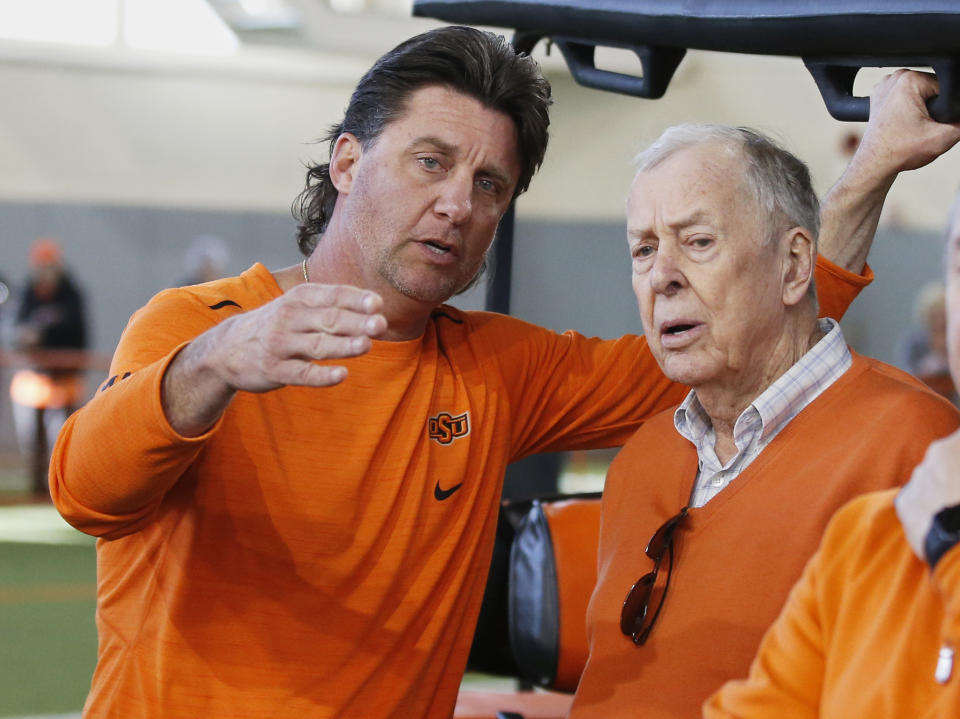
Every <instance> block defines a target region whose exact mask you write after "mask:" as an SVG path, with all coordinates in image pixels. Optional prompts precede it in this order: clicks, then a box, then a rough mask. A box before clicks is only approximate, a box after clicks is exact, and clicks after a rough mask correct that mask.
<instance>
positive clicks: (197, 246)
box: [180, 235, 230, 287]
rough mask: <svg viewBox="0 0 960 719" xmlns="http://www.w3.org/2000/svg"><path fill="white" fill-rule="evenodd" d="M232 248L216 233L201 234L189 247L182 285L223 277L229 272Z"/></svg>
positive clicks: (198, 283)
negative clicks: (185, 273)
mask: <svg viewBox="0 0 960 719" xmlns="http://www.w3.org/2000/svg"><path fill="white" fill-rule="evenodd" d="M229 261H230V250H229V249H228V248H227V243H226V242H224V241H223V239H222V238H220V237H218V236H216V235H199V236H198V237H197V238H196V239H194V241H193V242H192V243H191V244H190V247H189V248H187V255H186V265H187V275H186V277H184V278H183V279H182V281H181V282H180V286H182V287H185V286H187V285H200V284H203V283H204V282H212V281H213V280H219V279H221V278H223V277H224V276H225V275H226V273H227V263H228V262H229Z"/></svg>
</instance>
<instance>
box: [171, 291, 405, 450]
mask: <svg viewBox="0 0 960 719" xmlns="http://www.w3.org/2000/svg"><path fill="white" fill-rule="evenodd" d="M381 304H382V302H381V300H380V298H379V296H377V295H375V294H373V293H372V292H366V291H364V290H361V289H358V288H356V287H347V286H335V285H320V284H312V283H307V284H304V285H299V286H297V287H294V288H293V289H291V290H289V291H288V292H286V293H285V294H284V295H282V296H280V297H278V298H277V299H275V300H273V301H272V302H270V303H268V304H266V305H264V306H263V307H260V308H258V309H256V310H253V311H251V312H247V313H244V314H241V315H237V316H236V317H232V318H230V319H229V320H226V321H225V322H221V323H220V324H218V325H216V326H215V327H213V328H212V329H210V330H208V331H207V332H205V333H204V334H202V335H200V336H199V337H197V338H196V339H195V340H194V341H193V342H191V343H190V344H189V345H187V346H186V347H184V348H183V350H182V351H181V352H180V353H179V354H178V355H177V357H176V358H175V359H174V360H173V362H171V364H170V366H169V368H168V369H167V372H166V374H165V375H164V377H163V384H162V391H161V397H162V402H163V410H164V414H165V415H166V417H167V421H168V422H169V423H170V426H171V427H172V428H173V429H174V430H176V431H177V432H178V433H179V434H181V435H184V436H197V435H200V434H203V433H204V432H205V431H206V430H207V429H209V428H210V426H211V425H213V424H214V423H215V422H216V420H217V419H218V418H219V417H220V415H221V414H222V413H223V411H224V410H225V409H226V408H227V405H229V404H230V401H231V400H232V399H233V396H234V394H236V392H237V391H238V390H244V391H247V392H267V391H269V390H272V389H276V388H278V387H282V386H284V385H303V386H310V387H323V386H328V385H333V384H337V383H338V382H340V381H341V380H343V378H344V377H346V374H347V372H346V369H345V368H343V367H339V366H329V365H318V364H316V363H315V362H314V361H313V360H318V359H338V358H342V357H352V356H355V355H360V354H363V353H365V352H366V351H367V350H369V349H370V338H371V337H376V336H377V335H379V334H381V333H382V332H383V331H384V330H385V329H386V328H387V322H386V319H385V318H384V317H383V315H380V314H376V313H377V312H378V311H379V309H380V307H381Z"/></svg>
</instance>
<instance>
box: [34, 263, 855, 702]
mask: <svg viewBox="0 0 960 719" xmlns="http://www.w3.org/2000/svg"><path fill="white" fill-rule="evenodd" d="M821 270H822V271H821V276H820V277H818V281H819V282H820V293H821V294H820V296H821V301H822V304H823V306H824V309H825V311H827V312H830V313H833V314H834V315H835V316H838V315H839V314H842V311H843V309H844V308H845V307H846V306H847V304H849V302H850V301H851V300H852V298H853V296H854V295H855V294H856V292H857V291H858V290H859V288H860V286H862V285H863V284H865V281H866V280H865V279H864V278H858V277H856V276H854V275H849V274H848V273H844V272H843V271H841V270H839V269H837V268H834V267H831V266H829V265H828V264H826V263H821ZM279 294H280V288H279V287H278V286H277V285H276V283H275V282H274V280H273V278H272V276H271V275H270V274H269V273H268V272H267V271H266V269H265V268H263V267H262V266H260V265H257V266H254V267H253V268H252V269H251V270H249V271H247V272H246V273H244V274H243V275H242V276H241V277H239V278H232V279H229V280H224V281H221V282H217V283H213V284H210V285H205V286H201V287H197V288H191V289H180V290H171V291H167V292H164V293H161V294H160V295H158V296H157V297H156V298H154V300H152V301H151V303H150V304H149V305H148V306H147V307H146V308H144V309H143V310H141V311H140V312H138V313H137V314H136V315H135V316H134V317H133V318H132V320H131V322H130V324H129V326H128V327H127V330H126V331H125V333H124V336H123V339H122V340H121V343H120V346H119V348H118V349H117V352H116V355H115V357H114V360H113V367H112V371H111V378H110V379H109V380H108V381H107V382H105V383H104V385H103V387H102V388H101V390H100V391H99V392H98V393H97V395H96V397H95V398H94V399H93V400H92V401H91V402H90V403H88V405H87V406H86V407H84V408H83V409H81V410H80V411H79V412H78V413H76V414H75V415H74V416H73V417H72V418H71V419H70V420H69V422H68V423H67V425H66V426H65V427H64V430H63V432H62V433H61V435H60V437H59V439H58V442H57V445H56V447H55V451H54V456H53V461H52V464H51V493H52V496H53V498H54V501H55V502H56V504H57V507H58V508H59V509H60V511H61V513H62V514H63V515H64V516H65V517H66V518H67V519H68V520H69V521H70V522H71V523H73V524H74V525H75V526H77V527H78V528H80V529H82V530H83V531H85V532H88V533H91V534H94V535H97V536H98V537H100V541H99V542H98V544H97V554H98V606H97V625H98V630H99V634H100V648H99V658H98V663H97V668H96V671H95V674H94V677H93V684H92V689H91V693H90V696H89V698H88V701H87V706H86V709H85V716H86V717H87V718H88V719H91V718H100V717H116V718H117V719H137V718H139V717H156V718H162V719H179V718H180V717H183V718H187V717H189V718H191V719H194V718H195V717H204V718H205V719H211V718H218V717H223V718H227V717H229V719H245V718H253V717H263V718H269V719H276V718H277V717H297V718H298V719H299V718H300V717H310V718H311V719H314V718H322V717H364V718H371V719H374V718H377V717H396V716H403V717H411V718H416V717H430V718H431V719H432V718H433V717H443V716H449V715H450V714H451V713H452V710H453V706H454V702H455V697H456V693H457V688H458V685H459V681H460V677H461V675H462V673H463V669H464V666H465V663H466V658H467V654H468V651H469V647H470V643H471V639H472V634H473V628H474V625H475V622H476V616H477V614H478V611H479V605H480V601H481V598H482V596H483V589H484V583H485V579H486V574H487V566H488V563H489V555H490V551H491V548H492V542H493V534H494V529H495V525H496V519H497V507H498V501H499V496H500V488H501V481H502V477H503V473H504V468H505V466H506V464H507V463H508V462H510V461H513V460H515V459H518V458H520V457H522V456H524V455H527V454H530V453H533V452H538V451H545V450H551V449H558V448H576V447H597V446H609V445H614V444H620V443H622V442H623V441H625V440H626V439H627V437H629V436H630V434H631V433H632V432H633V431H634V430H635V429H636V427H637V426H638V424H639V423H640V422H641V421H642V420H643V419H645V418H646V417H649V416H652V415H653V414H655V413H656V412H657V411H659V410H661V409H663V408H664V407H667V406H670V405H672V404H675V403H676V402H678V401H679V400H680V399H681V398H682V396H683V394H684V392H685V390H683V389H682V388H678V387H675V386H672V385H671V384H670V383H669V382H668V381H667V380H666V379H665V378H664V377H663V375H662V374H661V373H660V371H659V368H658V367H657V365H656V363H655V362H654V360H653V358H652V356H651V355H650V352H649V350H648V349H647V346H646V342H645V340H643V339H642V338H638V337H627V338H623V339H621V340H616V341H600V340H595V339H586V338H584V337H581V336H579V335H576V334H574V333H567V334H563V335H558V334H556V333H553V332H549V331H547V330H544V329H542V328H538V327H534V326H532V325H529V324H526V323H523V322H520V321H518V320H515V319H512V318H509V317H503V316H499V315H493V314H489V313H464V312H460V311H457V310H455V309H453V308H447V307H444V308H441V309H440V310H438V311H437V312H436V313H435V314H434V316H433V318H432V319H431V321H430V323H429V325H428V327H427V330H426V332H425V334H424V336H423V337H422V338H420V339H418V340H415V341H410V342H375V343H374V346H373V349H372V350H371V351H370V352H369V353H368V354H367V355H365V356H363V357H359V358H354V359H349V360H345V361H342V362H343V363H344V364H346V366H347V367H348V369H349V372H350V375H349V378H348V379H347V380H346V381H345V382H344V383H342V384H341V385H338V386H336V387H329V388H319V389H310V388H299V387H287V388H283V389H279V390H276V391H274V392H269V393H265V394H250V393H239V394H238V395H237V396H236V397H235V399H234V400H233V402H232V403H231V405H230V407H229V408H228V410H227V411H226V413H225V414H224V416H223V418H222V420H221V421H220V422H219V423H218V424H217V425H216V426H215V427H214V428H213V429H212V430H211V431H210V432H208V433H207V434H205V435H203V436H201V437H197V438H192V439H188V438H185V437H181V436H178V435H177V433H176V432H174V431H173V430H172V428H171V427H170V426H169V424H168V423H167V421H166V419H165V417H164V414H163V410H162V407H161V403H160V382H161V379H162V376H163V373H164V371H165V369H166V367H167V365H168V364H169V362H170V361H171V359H172V357H173V356H174V355H175V353H176V352H177V350H178V349H179V348H180V347H182V346H183V345H184V344H185V343H187V342H189V341H190V340H191V339H192V338H194V337H195V336H197V335H198V334H200V333H202V332H203V331H205V330H207V329H208V328H210V327H211V326H213V325H214V324H216V323H217V322H219V321H222V320H223V319H225V318H226V317H229V316H232V315H233V314H236V313H239V312H243V311H248V310H251V309H254V308H256V307H258V306H260V305H262V304H264V303H265V302H267V301H269V300H271V299H273V298H274V297H277V296H279ZM339 362H340V361H338V363H339Z"/></svg>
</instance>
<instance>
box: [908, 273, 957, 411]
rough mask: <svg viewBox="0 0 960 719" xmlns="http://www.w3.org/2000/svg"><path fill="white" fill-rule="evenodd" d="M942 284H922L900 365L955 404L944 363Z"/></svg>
mask: <svg viewBox="0 0 960 719" xmlns="http://www.w3.org/2000/svg"><path fill="white" fill-rule="evenodd" d="M945 296H946V295H945V290H944V287H943V283H942V282H940V281H935V282H930V283H928V284H926V285H924V286H923V287H922V288H921V289H920V292H918V293H917V298H916V300H915V301H914V306H913V317H914V325H915V329H914V330H913V331H912V332H911V333H910V335H909V336H908V337H907V340H906V342H905V343H904V345H903V347H902V349H901V358H900V364H901V366H902V367H903V368H904V369H906V370H907V371H908V372H910V373H911V374H914V375H916V376H917V377H919V378H920V379H921V380H923V381H924V382H926V383H927V384H928V385H929V386H930V387H931V388H932V389H934V390H935V391H937V392H939V393H940V394H942V395H943V396H944V397H947V398H949V399H950V400H951V401H952V402H953V403H954V404H957V399H958V398H957V390H956V388H955V387H954V384H953V380H951V379H950V366H949V363H948V360H947V313H946V300H945Z"/></svg>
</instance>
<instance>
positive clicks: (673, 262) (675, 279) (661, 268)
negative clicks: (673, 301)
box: [650, 243, 686, 294]
mask: <svg viewBox="0 0 960 719" xmlns="http://www.w3.org/2000/svg"><path fill="white" fill-rule="evenodd" d="M685 283H686V279H685V278H684V275H683V271H682V270H681V268H680V264H679V262H678V261H677V257H676V254H675V253H674V251H673V248H671V247H668V246H665V243H661V244H660V247H659V248H658V249H657V256H656V257H655V258H654V260H653V267H651V268H650V287H651V289H653V291H654V292H657V293H660V294H671V293H673V292H676V291H677V290H679V289H680V288H681V287H683V286H684V284H685Z"/></svg>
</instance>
